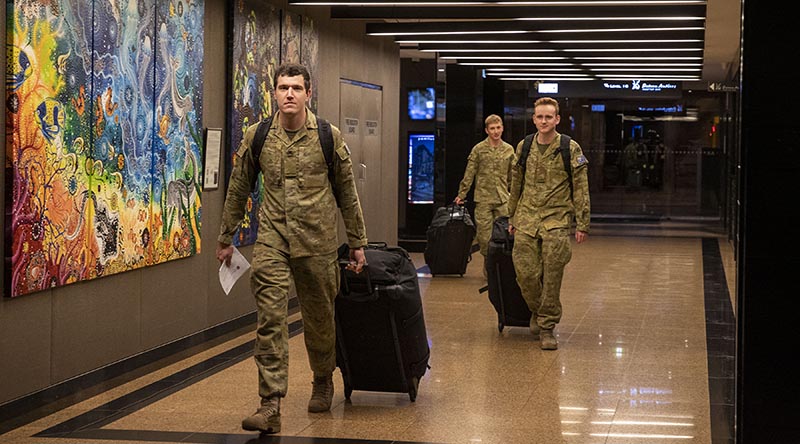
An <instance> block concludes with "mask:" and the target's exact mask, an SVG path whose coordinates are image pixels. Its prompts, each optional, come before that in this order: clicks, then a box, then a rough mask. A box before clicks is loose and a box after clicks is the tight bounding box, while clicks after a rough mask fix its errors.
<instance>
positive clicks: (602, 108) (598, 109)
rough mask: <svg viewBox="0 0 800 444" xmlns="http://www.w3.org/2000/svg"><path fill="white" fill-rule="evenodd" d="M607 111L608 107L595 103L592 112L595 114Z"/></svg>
mask: <svg viewBox="0 0 800 444" xmlns="http://www.w3.org/2000/svg"><path fill="white" fill-rule="evenodd" d="M605 110H606V105H605V104H603V103H593V104H592V112H594V113H602V112H603V111H605Z"/></svg>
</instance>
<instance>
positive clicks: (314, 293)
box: [250, 243, 339, 398]
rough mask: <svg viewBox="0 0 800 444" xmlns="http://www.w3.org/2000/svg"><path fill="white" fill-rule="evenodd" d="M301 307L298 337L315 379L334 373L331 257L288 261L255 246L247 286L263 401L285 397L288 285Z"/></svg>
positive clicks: (335, 279)
mask: <svg viewBox="0 0 800 444" xmlns="http://www.w3.org/2000/svg"><path fill="white" fill-rule="evenodd" d="M292 281H293V282H294V287H295V289H296V292H297V298H298V301H299V302H300V312H301V314H302V316H303V336H304V339H305V345H306V350H307V351H308V361H309V364H310V366H311V370H312V371H313V372H314V375H319V376H323V375H329V374H331V373H332V372H333V370H334V369H335V368H336V325H335V321H334V317H333V315H334V300H335V298H336V294H337V293H338V291H339V264H338V261H337V254H336V252H335V251H334V252H332V253H330V254H325V255H321V256H309V257H300V258H291V257H289V255H288V254H286V253H283V252H281V251H279V250H276V249H275V248H272V247H268V246H266V245H263V244H259V243H256V245H255V247H254V249H253V264H252V272H251V276H250V286H251V289H252V291H253V295H254V296H255V300H256V308H257V312H258V327H257V329H256V344H255V351H254V355H255V361H256V366H257V367H258V392H259V394H260V395H261V397H262V398H267V397H271V396H279V397H283V396H286V391H287V388H288V380H289V328H288V324H287V318H288V302H289V292H290V289H291V288H290V285H291V282H292Z"/></svg>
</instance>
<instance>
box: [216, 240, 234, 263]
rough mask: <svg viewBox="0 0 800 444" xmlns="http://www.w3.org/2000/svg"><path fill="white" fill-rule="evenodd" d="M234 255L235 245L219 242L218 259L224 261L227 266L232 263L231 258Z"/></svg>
mask: <svg viewBox="0 0 800 444" xmlns="http://www.w3.org/2000/svg"><path fill="white" fill-rule="evenodd" d="M232 257H233V245H231V244H223V243H222V242H219V243H217V260H218V261H220V262H224V263H225V265H226V266H230V265H231V258H232Z"/></svg>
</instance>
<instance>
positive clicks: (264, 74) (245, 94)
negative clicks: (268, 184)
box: [227, 0, 318, 246]
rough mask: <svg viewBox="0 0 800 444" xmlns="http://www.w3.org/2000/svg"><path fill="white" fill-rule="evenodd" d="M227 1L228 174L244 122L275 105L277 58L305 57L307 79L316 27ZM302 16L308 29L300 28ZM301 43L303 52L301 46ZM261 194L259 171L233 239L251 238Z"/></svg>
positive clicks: (241, 0)
mask: <svg viewBox="0 0 800 444" xmlns="http://www.w3.org/2000/svg"><path fill="white" fill-rule="evenodd" d="M231 4H232V12H231V15H232V17H233V26H232V31H231V37H230V41H231V43H232V46H233V47H232V49H231V73H232V74H231V78H230V80H229V95H230V98H229V101H230V110H231V111H230V113H229V114H228V116H229V122H228V128H229V131H228V134H230V136H229V137H230V143H229V144H228V159H229V161H228V162H227V166H228V168H227V175H228V176H230V173H231V170H232V167H233V162H234V160H235V158H234V153H235V152H236V150H237V149H238V148H239V145H240V144H241V142H242V139H243V138H244V134H245V132H246V131H247V128H248V127H249V126H250V125H252V124H254V123H256V122H258V121H259V120H263V119H264V118H266V117H268V116H269V115H271V114H272V113H274V112H275V111H276V110H277V104H276V103H275V99H274V88H273V85H272V82H273V74H274V73H275V69H276V68H277V67H278V64H279V63H280V62H281V61H283V62H287V61H292V62H299V63H306V60H308V61H309V62H310V64H309V63H306V66H307V67H308V68H309V70H310V71H311V76H312V82H313V80H314V79H315V74H314V73H315V71H316V65H317V60H318V55H317V54H318V51H317V46H318V43H317V42H318V32H317V30H316V28H315V27H314V25H313V22H312V21H311V20H310V19H306V18H305V17H302V16H300V15H299V14H295V13H291V12H289V13H287V12H283V13H282V12H281V10H279V9H276V8H275V7H274V6H271V5H268V4H264V3H263V2H262V1H259V0H238V1H236V2H231ZM306 22H308V27H309V30H308V33H303V27H305V26H306ZM306 40H307V41H308V44H306V43H305V42H306ZM304 45H305V46H306V47H307V49H308V52H306V51H303V50H302V48H301V47H302V46H304ZM312 84H313V83H312ZM311 97H312V101H311V104H310V107H311V108H312V109H313V110H316V106H317V102H316V96H315V95H312V96H311ZM262 196H263V188H262V179H261V178H260V177H259V182H258V186H257V187H256V190H254V192H253V193H251V194H250V198H249V199H248V200H247V211H246V212H245V216H244V220H243V221H242V224H241V226H240V228H239V230H238V231H237V232H236V234H235V235H234V237H233V243H234V245H237V246H244V245H252V244H253V243H255V241H256V235H257V233H258V216H257V215H258V207H259V205H260V203H261V198H262Z"/></svg>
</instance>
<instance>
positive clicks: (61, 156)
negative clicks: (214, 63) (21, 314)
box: [4, 0, 204, 297]
mask: <svg viewBox="0 0 800 444" xmlns="http://www.w3.org/2000/svg"><path fill="white" fill-rule="evenodd" d="M8 6H9V8H8V17H7V27H8V28H7V30H6V31H7V32H6V35H7V36H8V44H7V59H8V60H9V66H8V69H7V71H8V73H7V77H6V78H7V81H6V103H7V107H6V113H7V122H8V123H7V126H6V150H7V153H6V159H7V163H6V179H7V183H8V184H9V186H8V187H6V189H5V204H6V208H7V210H8V211H7V212H6V228H7V230H6V239H5V250H6V251H5V256H6V264H7V265H6V267H7V268H6V269H5V270H4V272H5V279H4V283H5V285H6V289H5V290H6V291H5V294H6V295H8V296H12V297H14V296H20V295H23V294H28V293H33V292H36V291H40V290H44V289H47V288H53V287H59V286H63V285H67V284H71V283H74V282H80V281H85V280H89V279H94V278H98V277H101V276H107V275H111V274H115V273H120V272H124V271H128V270H133V269H137V268H141V267H144V266H148V265H154V264H158V263H162V262H165V261H169V260H173V259H178V258H183V257H187V256H191V255H194V254H197V253H199V252H200V208H201V193H200V192H201V182H202V178H201V176H200V174H201V173H200V172H201V171H202V163H201V157H200V147H201V144H202V134H201V133H202V132H201V131H200V122H201V121H202V85H203V72H202V60H203V32H202V29H203V12H204V11H203V9H204V5H203V1H202V0H199V1H194V2H191V3H185V2H180V6H179V7H178V8H177V9H176V8H175V7H174V5H172V7H171V6H170V5H169V4H168V2H156V1H155V0H111V1H109V0H105V1H85V0H60V1H58V0H56V1H53V0H9V1H8ZM171 8H172V9H171ZM119 11H126V14H120V13H119ZM86 17H93V20H86Z"/></svg>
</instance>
